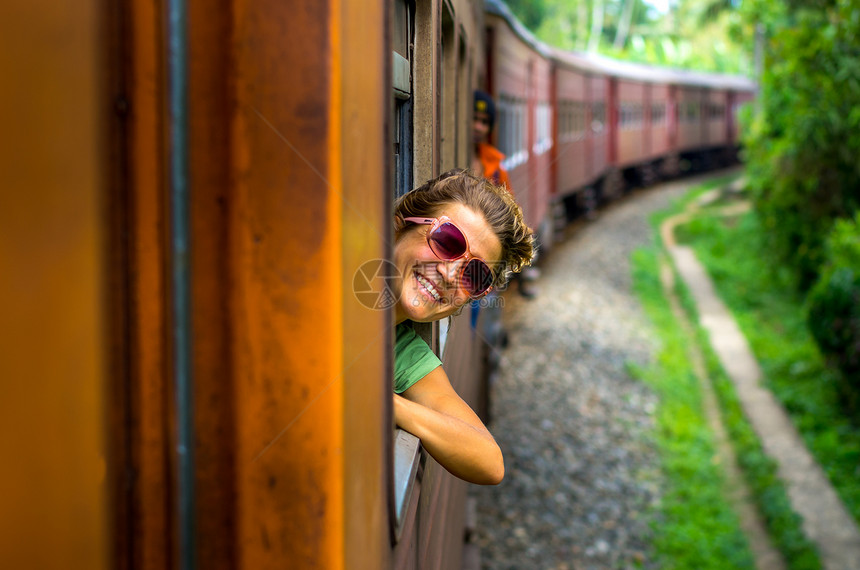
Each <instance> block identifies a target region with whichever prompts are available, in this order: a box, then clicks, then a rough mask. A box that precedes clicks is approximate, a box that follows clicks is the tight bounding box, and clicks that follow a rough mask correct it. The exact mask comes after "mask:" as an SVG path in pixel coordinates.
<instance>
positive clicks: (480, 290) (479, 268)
mask: <svg viewBox="0 0 860 570" xmlns="http://www.w3.org/2000/svg"><path fill="white" fill-rule="evenodd" d="M492 284H493V271H492V270H491V269H490V267H489V266H488V265H487V264H486V263H484V262H483V261H481V260H480V259H470V260H469V262H468V263H467V264H466V267H465V268H464V269H463V277H462V283H461V285H462V286H463V289H465V290H466V291H467V292H468V293H469V294H470V295H476V296H477V295H483V294H484V293H486V292H487V289H489V288H490V286H491V285H492Z"/></svg>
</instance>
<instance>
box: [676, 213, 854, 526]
mask: <svg viewBox="0 0 860 570" xmlns="http://www.w3.org/2000/svg"><path fill="white" fill-rule="evenodd" d="M761 231H762V230H761V228H760V226H759V224H758V221H757V219H756V217H755V215H754V214H752V213H750V214H745V215H743V216H740V217H738V218H736V219H731V220H726V219H720V218H717V217H714V216H710V215H707V214H705V215H703V216H701V217H699V218H698V219H697V220H696V221H695V222H694V223H692V224H689V225H688V226H686V227H685V228H684V231H683V234H682V235H683V238H684V240H685V241H687V242H688V243H689V244H690V245H691V246H692V247H693V248H694V249H695V251H696V255H697V257H698V258H699V259H700V260H701V261H702V263H703V264H704V265H705V266H706V267H707V268H708V272H709V273H710V275H711V276H712V278H713V280H714V283H715V286H716V288H717V291H718V292H719V294H720V296H721V297H722V298H723V300H724V301H725V302H726V304H727V305H728V306H729V308H730V310H731V311H732V313H733V314H734V316H735V318H736V319H737V321H738V323H739V325H740V327H741V329H742V330H743V332H744V334H745V335H746V337H747V339H748V340H749V342H750V346H751V348H752V350H753V352H754V353H755V355H756V358H757V360H758V361H759V363H760V364H761V367H762V371H763V374H764V377H765V378H764V382H765V385H766V386H767V387H768V388H770V389H771V390H772V391H773V393H774V394H775V395H776V397H777V398H778V399H779V400H780V401H781V402H782V403H783V405H784V406H785V408H786V410H787V411H788V413H789V415H790V416H791V418H792V421H793V422H794V424H795V425H796V426H797V428H798V430H799V431H800V433H801V435H802V437H803V439H804V441H805V442H806V445H807V446H808V447H809V449H810V451H811V452H812V454H813V455H814V456H815V458H816V459H817V460H818V462H819V463H820V464H821V466H822V468H823V469H824V471H825V472H826V473H827V475H828V477H829V478H830V480H831V481H832V483H833V485H834V487H835V488H836V490H837V492H838V493H839V495H840V497H841V498H842V500H843V501H844V503H845V505H846V507H847V509H848V510H849V512H850V513H851V514H852V515H853V516H854V518H855V520H858V521H860V426H858V425H857V423H852V421H851V420H850V418H849V417H847V415H846V413H845V412H844V410H843V409H842V408H841V406H840V402H839V397H838V391H837V385H836V377H835V376H834V375H833V373H831V372H830V371H829V370H828V369H827V368H826V367H825V365H824V362H823V359H822V358H821V356H820V354H819V352H818V350H817V347H816V345H815V343H814V341H813V339H812V337H811V335H810V334H809V331H808V330H807V327H806V323H805V315H804V311H803V308H802V305H803V302H802V299H801V298H799V297H798V296H797V295H796V294H794V293H793V291H794V287H793V286H792V283H791V282H790V281H789V279H788V278H787V277H786V272H785V271H780V270H779V269H776V270H775V269H773V268H772V267H771V266H770V265H769V264H768V263H767V259H768V256H767V255H766V252H765V251H763V248H762V246H761V243H762V240H761V238H760V236H761ZM676 235H681V234H676ZM737 244H743V247H737Z"/></svg>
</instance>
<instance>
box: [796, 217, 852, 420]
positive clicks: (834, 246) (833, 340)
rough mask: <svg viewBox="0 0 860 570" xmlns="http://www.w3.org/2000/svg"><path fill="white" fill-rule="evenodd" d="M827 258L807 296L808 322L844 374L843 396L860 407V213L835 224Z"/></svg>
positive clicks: (826, 353) (850, 409)
mask: <svg viewBox="0 0 860 570" xmlns="http://www.w3.org/2000/svg"><path fill="white" fill-rule="evenodd" d="M826 251H827V261H826V263H825V269H824V271H823V272H822V274H821V277H820V278H819V280H818V282H817V283H816V284H815V286H814V287H813V288H812V290H811V291H810V293H809V296H808V298H807V308H808V323H809V328H810V331H811V332H812V335H813V337H815V341H816V343H818V346H819V348H820V349H821V352H822V354H824V356H825V357H827V359H828V361H829V362H830V363H831V364H832V365H834V366H835V367H836V368H837V369H838V370H839V372H840V375H841V377H842V390H841V391H842V395H843V400H844V402H845V404H846V406H847V407H848V409H849V411H860V214H858V215H857V216H856V217H855V218H854V219H853V220H842V221H839V222H837V223H836V224H835V226H834V230H833V232H832V233H831V235H830V237H829V238H828V241H827V247H826Z"/></svg>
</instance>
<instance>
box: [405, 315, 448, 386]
mask: <svg viewBox="0 0 860 570" xmlns="http://www.w3.org/2000/svg"><path fill="white" fill-rule="evenodd" d="M441 364H442V362H441V361H440V360H439V357H437V356H436V354H435V353H434V352H433V351H432V350H431V349H430V347H429V346H428V345H427V343H426V342H424V339H422V338H421V337H420V336H418V333H416V332H415V330H414V329H413V328H412V326H411V325H409V324H408V323H400V324H399V325H397V327H396V329H395V343H394V381H395V391H396V392H398V393H400V392H402V391H403V390H405V389H406V388H408V387H409V386H411V385H412V384H414V383H415V382H417V381H418V380H420V379H421V378H423V377H424V376H426V375H427V374H428V373H429V372H431V371H432V370H433V369H435V368H437V367H439V366H440V365H441Z"/></svg>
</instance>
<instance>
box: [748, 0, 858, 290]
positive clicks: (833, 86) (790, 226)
mask: <svg viewBox="0 0 860 570" xmlns="http://www.w3.org/2000/svg"><path fill="white" fill-rule="evenodd" d="M742 10H743V11H744V12H745V14H746V18H747V20H748V21H749V22H750V25H758V26H759V27H760V28H762V29H764V30H765V37H766V38H767V40H766V43H765V46H764V47H765V60H764V68H763V73H762V77H761V83H760V92H759V95H758V97H759V101H758V103H757V108H758V110H759V112H758V113H755V114H754V116H753V114H751V113H750V112H749V111H748V112H747V113H746V116H745V124H746V133H745V136H744V146H745V160H746V162H747V166H748V177H749V182H750V188H751V190H752V194H753V199H754V201H755V205H756V210H757V211H758V213H759V216H760V218H761V219H762V222H763V224H764V226H765V227H766V228H767V230H768V232H769V235H770V236H771V239H772V243H771V244H770V246H771V250H772V251H773V252H774V253H776V254H777V255H778V256H779V258H780V259H779V261H780V262H785V263H788V264H789V265H791V266H792V267H793V268H794V270H795V271H796V272H797V276H798V283H799V285H800V287H801V289H802V290H804V291H806V290H808V288H809V287H810V286H811V285H812V284H813V283H814V282H815V280H816V279H817V277H818V272H819V269H820V267H821V262H822V261H823V247H824V241H825V238H826V236H827V235H828V234H829V232H830V230H831V228H832V226H833V223H834V221H835V220H836V219H840V218H851V217H852V216H853V215H854V212H855V211H856V210H857V209H858V207H860V204H858V192H857V188H860V161H858V160H857V149H858V148H860V80H858V77H860V42H858V38H860V10H858V9H857V6H856V2H855V1H854V0H820V1H819V0H793V1H792V2H784V0H751V1H750V2H744V4H743V7H742Z"/></svg>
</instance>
